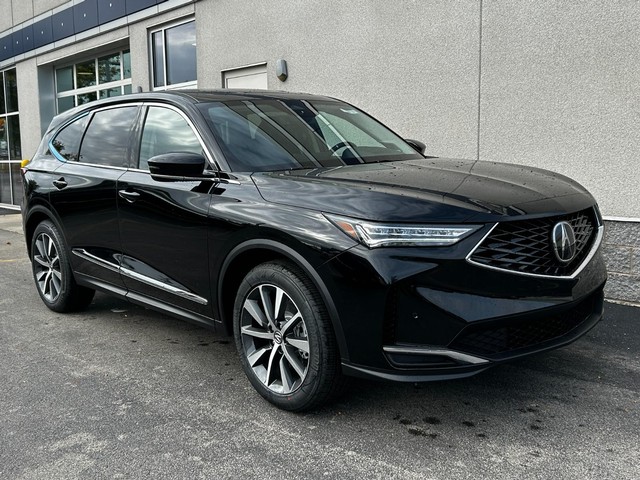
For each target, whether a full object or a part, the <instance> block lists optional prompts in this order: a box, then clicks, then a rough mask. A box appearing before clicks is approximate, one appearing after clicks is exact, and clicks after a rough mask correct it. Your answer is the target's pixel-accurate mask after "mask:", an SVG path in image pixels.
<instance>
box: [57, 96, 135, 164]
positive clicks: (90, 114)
mask: <svg viewBox="0 0 640 480" xmlns="http://www.w3.org/2000/svg"><path fill="white" fill-rule="evenodd" d="M142 106H143V104H142V102H127V103H118V104H115V105H105V106H104V107H100V108H94V109H88V110H84V111H81V112H78V113H77V114H76V115H74V116H73V117H71V118H69V119H68V120H67V121H65V122H63V123H61V124H60V125H59V126H58V127H57V128H56V129H55V132H54V133H53V134H52V135H51V137H50V138H49V141H48V142H47V148H48V149H49V151H50V152H51V154H52V155H53V157H54V158H55V159H56V160H58V161H59V162H62V163H73V164H74V165H84V166H88V167H95V168H111V169H115V170H130V169H131V160H132V157H133V156H134V155H136V154H137V153H136V148H137V147H136V146H137V142H138V139H139V129H140V116H141V113H140V112H141V107H142ZM123 107H136V109H137V111H136V118H135V119H134V120H133V127H132V130H133V133H132V136H131V143H130V144H129V146H128V148H127V151H128V156H129V162H128V163H129V166H127V167H117V166H114V165H104V164H99V163H90V162H81V161H73V160H67V159H66V158H64V157H63V156H62V155H61V154H60V152H58V150H57V149H56V148H55V146H54V145H53V141H54V140H55V139H56V138H57V137H58V135H59V134H60V132H61V131H62V130H64V129H65V128H66V127H68V126H69V125H71V124H72V123H73V122H75V121H77V120H80V118H82V117H84V116H88V118H87V124H86V125H85V127H84V129H83V131H82V135H81V136H80V143H79V145H78V156H80V153H81V152H82V144H83V143H84V138H85V135H86V134H87V130H88V128H89V126H90V125H91V121H92V120H93V116H94V115H95V114H96V113H98V112H102V111H104V110H112V109H114V108H123Z"/></svg>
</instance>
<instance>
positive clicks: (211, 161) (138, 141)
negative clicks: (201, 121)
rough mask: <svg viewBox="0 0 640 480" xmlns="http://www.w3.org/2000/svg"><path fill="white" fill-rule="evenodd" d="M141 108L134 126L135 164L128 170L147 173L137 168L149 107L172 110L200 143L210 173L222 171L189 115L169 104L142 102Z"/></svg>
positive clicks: (147, 171)
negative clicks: (135, 132)
mask: <svg viewBox="0 0 640 480" xmlns="http://www.w3.org/2000/svg"><path fill="white" fill-rule="evenodd" d="M141 106H142V110H141V112H140V115H139V117H138V118H139V120H138V124H137V126H136V128H137V134H136V135H137V137H136V138H135V145H134V150H133V156H134V158H133V162H132V163H133V164H135V166H131V167H130V168H129V170H131V171H135V172H143V173H148V174H150V173H149V169H146V170H145V169H141V168H139V165H140V148H141V145H142V134H143V132H144V127H145V123H146V121H147V115H148V113H149V108H150V107H162V108H167V109H169V110H173V111H174V112H177V113H178V114H179V115H180V116H181V117H182V118H183V119H184V120H185V121H186V122H187V125H189V127H190V128H191V130H192V131H193V133H194V135H195V136H196V138H197V139H198V141H199V142H200V146H201V147H202V151H203V152H204V157H205V159H206V160H207V164H208V165H207V168H209V169H211V171H212V172H221V171H223V169H222V168H221V167H220V163H219V162H217V161H216V160H215V156H214V155H213V154H212V152H211V149H210V148H209V147H208V146H207V143H206V142H205V141H204V136H203V135H202V134H201V133H200V130H199V129H198V127H197V124H196V123H195V122H194V121H192V120H191V118H189V115H187V114H186V113H185V112H184V111H182V109H180V108H178V107H176V106H175V105H171V104H169V103H162V102H143V103H142V104H141Z"/></svg>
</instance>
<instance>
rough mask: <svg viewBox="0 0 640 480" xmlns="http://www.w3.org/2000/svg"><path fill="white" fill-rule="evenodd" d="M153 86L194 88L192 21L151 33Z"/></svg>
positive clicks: (161, 88)
mask: <svg viewBox="0 0 640 480" xmlns="http://www.w3.org/2000/svg"><path fill="white" fill-rule="evenodd" d="M150 44H151V52H152V54H151V58H152V63H153V65H152V69H151V70H152V72H153V79H152V82H153V89H154V90H167V89H172V88H185V87H189V88H192V87H195V86H196V83H197V67H196V65H197V63H196V22H195V21H194V20H191V21H188V22H186V23H181V24H178V25H171V26H167V27H164V28H161V29H159V30H156V31H154V32H151V38H150Z"/></svg>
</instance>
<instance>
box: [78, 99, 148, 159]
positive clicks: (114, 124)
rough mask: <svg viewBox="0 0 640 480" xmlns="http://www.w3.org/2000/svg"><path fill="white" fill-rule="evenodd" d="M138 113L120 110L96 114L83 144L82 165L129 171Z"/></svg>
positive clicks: (135, 108)
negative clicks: (134, 126) (130, 150)
mask: <svg viewBox="0 0 640 480" xmlns="http://www.w3.org/2000/svg"><path fill="white" fill-rule="evenodd" d="M137 109H138V107H120V108H111V109H109V110H101V111H99V112H96V113H95V114H94V115H93V118H92V119H91V123H90V124H89V128H87V133H86V134H85V136H84V140H83V141H82V147H81V150H80V161H81V162H85V163H94V164H96V165H111V166H114V167H127V166H128V153H129V145H130V142H131V137H132V134H133V132H132V127H133V122H134V120H135V117H136V111H137Z"/></svg>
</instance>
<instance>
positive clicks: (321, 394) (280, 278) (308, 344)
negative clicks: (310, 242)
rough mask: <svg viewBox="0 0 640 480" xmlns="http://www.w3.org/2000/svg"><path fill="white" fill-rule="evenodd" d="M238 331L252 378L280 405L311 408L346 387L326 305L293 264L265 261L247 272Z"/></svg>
mask: <svg viewBox="0 0 640 480" xmlns="http://www.w3.org/2000/svg"><path fill="white" fill-rule="evenodd" d="M233 331H234V337H235V341H236V347H237V349H238V354H239V355H240V359H241V361H242V367H243V369H244V372H245V374H246V375H247V377H248V378H249V381H250V382H251V384H252V385H253V387H254V388H255V389H256V390H257V391H258V393H260V395H262V396H263V397H264V398H265V399H267V400H268V401H269V402H271V403H272V404H274V405H276V406H277V407H279V408H282V409H284V410H289V411H294V412H300V411H303V410H310V409H312V408H315V407H318V406H319V405H321V404H323V403H325V402H327V401H329V400H331V399H332V398H334V397H335V396H336V395H337V394H338V393H339V392H340V391H341V390H342V385H343V377H342V372H341V368H340V356H339V352H338V346H337V342H336V340H335V335H334V332H333V329H332V327H331V322H330V319H329V315H328V313H327V309H326V307H325V305H324V303H323V301H322V299H321V297H320V294H319V293H318V291H317V289H316V288H315V286H314V285H313V283H312V282H311V281H310V280H309V278H308V277H307V276H306V275H305V274H304V273H303V272H302V271H301V270H300V269H299V268H297V267H295V266H294V265H291V264H288V263H284V262H273V263H264V264H262V265H259V266H257V267H255V268H254V269H253V270H251V271H250V272H249V273H248V274H247V276H246V277H245V278H244V280H243V281H242V283H241V284H240V287H239V288H238V293H237V295H236V300H235V304H234V309H233Z"/></svg>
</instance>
